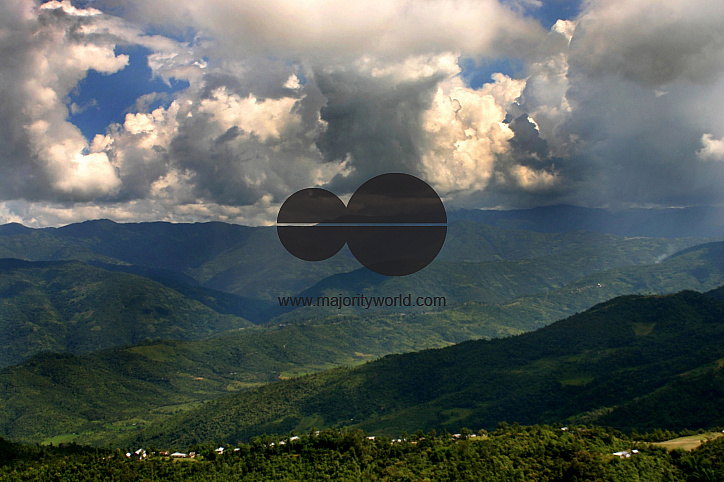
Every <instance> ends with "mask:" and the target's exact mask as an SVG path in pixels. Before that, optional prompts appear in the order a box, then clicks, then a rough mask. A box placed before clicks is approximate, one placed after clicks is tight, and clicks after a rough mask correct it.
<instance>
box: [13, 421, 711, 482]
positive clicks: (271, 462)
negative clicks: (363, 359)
mask: <svg viewBox="0 0 724 482" xmlns="http://www.w3.org/2000/svg"><path fill="white" fill-rule="evenodd" d="M673 435H675V434H671V433H667V432H662V431H660V430H659V431H657V432H654V433H651V434H646V435H638V434H636V436H634V435H631V436H627V435H625V434H623V433H621V432H618V431H616V430H613V429H607V428H601V427H595V426H577V427H552V426H538V425H535V426H520V425H517V424H513V425H508V424H506V423H501V424H499V426H498V428H497V429H496V430H495V431H493V432H490V433H486V432H485V431H483V430H481V431H480V432H478V433H477V434H475V433H472V431H470V430H468V429H461V433H459V434H450V433H448V432H442V433H439V434H438V433H436V432H435V431H430V432H428V433H423V432H422V431H419V432H417V433H415V434H414V435H408V434H401V435H400V437H399V438H394V439H390V438H386V437H379V436H378V437H371V436H367V435H366V434H365V433H364V432H362V431H360V430H348V429H340V430H330V431H323V432H319V431H313V430H312V431H309V432H308V433H305V434H300V435H296V434H294V433H291V434H289V435H287V436H285V437H281V436H271V435H265V436H258V437H254V438H252V439H251V440H249V441H248V442H246V443H239V444H237V445H235V446H225V447H216V446H215V445H213V444H210V443H207V444H203V445H194V446H190V447H189V451H188V452H184V453H183V455H186V457H183V458H180V455H181V454H174V455H176V457H173V458H172V457H170V456H168V455H166V452H164V451H162V449H161V448H156V447H145V448H141V449H137V448H136V447H133V448H129V449H128V451H127V452H126V451H122V450H118V449H116V450H111V449H100V448H91V447H86V446H80V445H75V444H71V445H61V446H59V447H53V446H41V445H21V444H15V443H11V442H7V441H5V440H3V439H0V479H2V480H7V481H27V480H43V481H48V480H53V481H99V480H113V481H131V480H170V481H212V480H213V481H217V480H254V481H259V480H275V481H279V480H344V481H372V480H380V481H381V480H389V481H393V480H394V481H424V480H440V481H445V480H449V481H460V480H495V481H514V480H536V481H549V480H569V481H576V480H580V481H584V480H585V481H592V480H614V481H615V480H621V481H632V480H640V481H648V480H650V481H654V480H655V481H662V480H664V481H715V480H722V478H721V477H722V474H724V437H719V438H715V437H714V436H713V434H710V435H709V437H710V438H711V440H706V441H705V442H704V443H703V444H702V445H701V446H700V447H699V448H697V449H695V450H693V451H690V452H689V451H684V450H681V449H678V448H675V449H673V450H667V448H664V447H661V446H657V445H655V444H653V443H651V441H653V440H655V439H664V438H666V437H670V436H673ZM639 440H647V442H641V441H639ZM222 449H223V450H222ZM192 452H193V454H194V457H193V458H191V457H188V455H191V453H192ZM136 453H138V455H136Z"/></svg>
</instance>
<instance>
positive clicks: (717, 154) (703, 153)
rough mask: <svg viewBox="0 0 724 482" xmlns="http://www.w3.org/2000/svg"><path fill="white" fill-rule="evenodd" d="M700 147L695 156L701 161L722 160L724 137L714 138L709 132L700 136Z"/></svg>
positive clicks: (723, 159) (723, 155)
mask: <svg viewBox="0 0 724 482" xmlns="http://www.w3.org/2000/svg"><path fill="white" fill-rule="evenodd" d="M701 145H702V146H703V147H702V148H701V149H699V150H698V151H696V156H697V157H698V158H699V159H701V160H702V161H724V138H722V139H714V136H712V135H711V134H704V135H703V136H701Z"/></svg>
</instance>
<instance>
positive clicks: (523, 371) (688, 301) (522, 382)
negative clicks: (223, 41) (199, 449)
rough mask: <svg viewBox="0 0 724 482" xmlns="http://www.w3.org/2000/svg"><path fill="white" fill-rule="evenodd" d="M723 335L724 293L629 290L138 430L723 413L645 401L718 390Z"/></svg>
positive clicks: (382, 426)
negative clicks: (556, 315)
mask: <svg viewBox="0 0 724 482" xmlns="http://www.w3.org/2000/svg"><path fill="white" fill-rule="evenodd" d="M722 340H724V304H722V303H721V302H719V301H717V300H715V299H713V298H712V297H709V296H706V295H703V294H699V293H695V292H681V293H678V294H675V295H668V296H625V297H620V298H616V299H613V300H611V301H609V302H606V303H602V304H599V305H596V306H595V307H593V308H592V309H590V310H588V311H586V312H584V313H581V314H579V315H575V316H572V317H570V318H567V319H565V320H561V321H559V322H557V323H554V324H553V325H550V326H548V327H545V328H542V329H540V330H537V331H535V332H532V333H526V334H523V335H519V336H514V337H510V338H505V339H496V340H490V341H470V342H464V343H461V344H459V345H455V346H453V347H449V348H443V349H437V350H425V351H422V352H418V353H410V354H405V355H390V356H386V357H384V358H382V359H380V360H377V361H375V362H371V363H368V364H366V365H364V366H361V367H358V368H354V369H350V368H340V369H335V370H332V371H329V372H324V373H320V374H314V375H309V376H305V377H300V378H294V379H291V380H286V381H281V382H278V383H274V384H270V385H266V386H263V387H261V388H258V389H255V390H252V391H248V392H244V393H241V394H237V395H233V396H229V397H223V398H220V399H217V400H215V401H212V402H209V403H207V404H204V405H202V406H201V407H199V408H197V409H195V410H192V411H190V412H187V413H184V414H181V415H178V416H177V417H175V418H174V419H173V420H171V421H165V422H164V423H163V424H162V425H158V426H153V427H151V428H149V429H147V430H145V431H144V432H143V433H142V435H141V436H139V437H137V438H136V442H137V443H141V442H142V443H154V444H166V445H171V446H185V445H187V444H189V443H194V442H198V441H208V440H214V441H217V442H220V441H226V442H236V441H238V440H244V439H248V438H249V437H251V436H254V435H258V434H261V433H286V432H289V431H291V430H306V429H309V428H310V427H312V426H316V427H318V428H320V427H329V426H350V427H358V428H362V429H365V430H368V431H371V432H372V433H378V434H390V435H393V434H399V433H401V432H403V431H407V430H416V429H420V428H422V429H423V430H427V429H430V428H438V429H439V428H446V429H450V430H457V429H459V428H460V427H463V426H467V427H484V428H490V427H493V426H495V424H497V423H498V422H500V421H504V420H505V421H508V422H519V423H541V422H565V421H566V420H570V419H576V418H579V419H580V418H581V417H585V418H586V419H587V420H589V421H599V420H601V421H604V420H605V422H606V423H608V424H611V425H618V426H623V427H625V426H628V427H631V428H636V427H638V424H637V423H636V422H637V420H636V419H633V420H631V419H630V418H629V417H630V414H631V413H632V412H637V411H639V412H641V414H642V415H641V417H640V418H641V419H643V418H644V415H643V414H644V413H646V414H647V415H648V420H649V421H647V424H648V423H652V424H657V423H658V426H659V427H662V426H663V427H665V428H684V427H682V425H684V426H689V427H696V426H712V425H717V424H718V425H721V424H723V423H724V418H722V414H723V413H724V406H722V403H724V401H723V400H724V398H721V397H711V398H710V399H709V400H708V401H707V404H706V405H705V406H704V407H705V408H706V410H700V409H699V405H697V402H698V397H696V396H692V397H689V398H684V399H683V401H682V402H681V403H679V404H670V405H667V407H666V410H657V411H655V412H654V413H651V412H645V409H646V408H648V407H649V406H650V405H647V404H651V403H657V402H662V401H664V400H672V399H676V397H677V396H680V395H682V392H681V390H684V389H688V388H689V387H690V386H691V384H694V385H695V386H697V387H699V388H700V389H703V388H702V385H701V383H703V382H699V380H705V381H706V383H707V384H708V385H709V386H710V387H711V389H712V390H716V391H715V392H710V393H720V392H721V391H722V390H724V386H722V384H721V380H722V377H721V374H720V372H721V370H722V365H721V363H720V360H721V359H723V358H724V344H723V343H722ZM695 393H701V392H695ZM661 394H663V395H661ZM657 397H659V398H657ZM687 402H689V403H687ZM691 403H694V404H695V405H694V406H692V405H691Z"/></svg>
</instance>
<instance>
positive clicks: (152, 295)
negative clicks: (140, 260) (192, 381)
mask: <svg viewBox="0 0 724 482" xmlns="http://www.w3.org/2000/svg"><path fill="white" fill-rule="evenodd" d="M248 325H249V322H247V321H246V320H244V319H242V318H239V317H236V316H232V315H224V314H220V313H218V312H216V311H213V310H212V309H210V308H208V307H207V306H205V305H204V304H202V303H200V302H198V301H196V300H194V299H191V298H188V297H186V296H184V295H182V294H181V293H179V292H178V291H176V290H173V289H170V288H168V287H166V286H164V285H161V284H159V283H157V282H155V281H152V280H150V279H147V278H144V277H141V276H136V275H131V274H126V273H118V272H110V271H106V270H103V269H100V268H97V267H93V266H89V265H86V264H83V263H80V262H27V261H21V260H16V259H3V260H0V366H6V365H10V364H14V363H18V362H20V361H21V360H24V359H26V358H28V357H29V356H31V355H33V354H35V353H39V352H43V351H55V352H70V353H87V352H90V351H94V350H99V349H103V348H108V347H112V346H122V345H131V344H135V343H139V342H141V341H143V340H145V339H149V338H151V339H158V338H175V339H198V338H203V337H208V336H211V335H214V334H217V333H221V332H223V331H226V330H230V329H234V328H240V327H243V326H248Z"/></svg>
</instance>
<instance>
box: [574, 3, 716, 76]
mask: <svg viewBox="0 0 724 482" xmlns="http://www.w3.org/2000/svg"><path fill="white" fill-rule="evenodd" d="M586 5H587V6H586V8H585V11H584V13H583V15H582V16H581V17H580V19H579V21H578V24H577V27H576V33H575V36H574V39H573V42H572V44H571V55H570V61H571V62H572V63H574V64H576V66H577V68H579V69H580V70H581V71H582V72H585V73H586V75H588V76H589V77H599V76H606V75H612V74H613V75H621V76H622V77H624V78H626V79H630V80H633V81H636V82H639V83H641V84H643V85H646V86H648V87H660V86H664V85H666V84H668V83H670V82H674V81H677V80H682V79H683V80H687V81H692V82H709V81H712V80H713V79H715V78H716V77H717V76H718V75H719V74H721V72H722V69H724V56H723V55H722V48H724V31H723V30H722V28H721V22H722V20H723V19H724V4H722V3H721V2H711V1H708V0H691V1H682V0H637V1H635V2H631V1H627V0H607V1H594V0H589V1H588V2H587V4H586Z"/></svg>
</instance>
